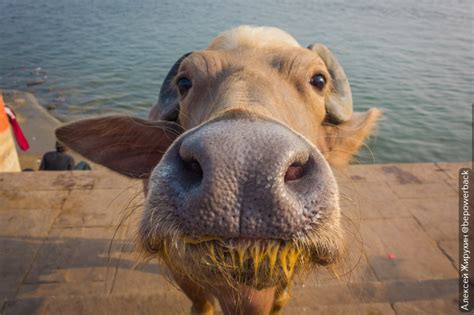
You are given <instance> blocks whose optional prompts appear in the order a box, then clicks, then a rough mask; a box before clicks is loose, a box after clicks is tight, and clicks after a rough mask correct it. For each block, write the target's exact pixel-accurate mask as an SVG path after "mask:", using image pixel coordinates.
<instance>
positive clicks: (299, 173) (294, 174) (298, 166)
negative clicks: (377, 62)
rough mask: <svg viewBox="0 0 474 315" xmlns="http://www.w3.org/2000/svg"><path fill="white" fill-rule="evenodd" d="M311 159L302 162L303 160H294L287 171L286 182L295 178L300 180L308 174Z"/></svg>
mask: <svg viewBox="0 0 474 315" xmlns="http://www.w3.org/2000/svg"><path fill="white" fill-rule="evenodd" d="M308 164H309V160H308V161H306V162H304V163H301V162H294V163H293V164H291V165H290V166H289V167H288V169H287V170H286V173H285V182H290V181H294V180H298V179H300V178H301V177H303V176H304V175H305V174H306V170H307V168H308Z"/></svg>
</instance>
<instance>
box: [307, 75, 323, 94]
mask: <svg viewBox="0 0 474 315" xmlns="http://www.w3.org/2000/svg"><path fill="white" fill-rule="evenodd" d="M309 83H311V85H312V86H314V87H315V88H317V89H318V90H320V91H321V90H322V89H323V88H324V86H325V85H326V78H325V77H324V75H322V74H315V75H314V76H313V77H312V78H311V80H309Z"/></svg>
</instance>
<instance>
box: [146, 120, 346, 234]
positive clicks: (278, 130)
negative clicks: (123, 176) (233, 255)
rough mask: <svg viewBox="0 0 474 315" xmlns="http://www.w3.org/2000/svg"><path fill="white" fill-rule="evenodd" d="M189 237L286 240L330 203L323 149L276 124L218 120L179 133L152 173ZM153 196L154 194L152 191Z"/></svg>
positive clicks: (330, 185)
mask: <svg viewBox="0 0 474 315" xmlns="http://www.w3.org/2000/svg"><path fill="white" fill-rule="evenodd" d="M152 179H153V180H154V181H161V182H162V183H166V187H167V188H166V192H162V196H163V195H165V194H166V195H167V196H165V197H164V198H166V199H167V202H168V203H169V204H171V205H172V207H173V208H174V209H175V214H174V215H175V216H176V220H177V221H178V222H179V223H178V226H179V229H180V230H181V231H182V232H184V233H187V234H191V235H210V236H218V237H225V238H227V237H248V238H278V239H289V238H292V237H294V236H296V235H298V234H299V233H304V232H306V230H308V229H314V226H315V225H316V224H317V223H318V220H319V219H320V217H321V212H324V211H327V210H328V209H327V208H328V207H329V206H330V205H331V206H332V205H334V202H335V201H334V198H336V194H337V192H336V191H335V189H336V188H335V185H334V179H333V177H332V173H331V171H330V170H329V167H328V165H327V164H326V162H325V160H324V159H323V157H322V156H321V154H320V153H319V152H318V151H317V150H316V149H315V148H314V147H313V146H311V145H310V144H309V143H308V141H306V140H305V139H304V138H303V137H301V136H299V135H297V134H296V133H294V132H292V131H291V130H289V129H288V128H287V127H285V126H283V125H280V124H278V123H275V122H270V121H261V120H250V119H237V120H235V119H233V120H221V121H217V122H213V123H209V124H207V125H203V126H201V127H200V128H197V129H196V130H194V131H192V132H190V133H188V134H186V135H184V136H183V137H182V138H181V139H179V141H177V142H176V143H175V144H174V145H173V146H172V147H171V148H170V149H169V151H168V152H167V154H166V155H165V157H164V158H163V160H162V161H161V162H160V164H159V165H158V166H157V168H156V169H155V171H154V174H153V175H152ZM150 193H151V194H153V192H150Z"/></svg>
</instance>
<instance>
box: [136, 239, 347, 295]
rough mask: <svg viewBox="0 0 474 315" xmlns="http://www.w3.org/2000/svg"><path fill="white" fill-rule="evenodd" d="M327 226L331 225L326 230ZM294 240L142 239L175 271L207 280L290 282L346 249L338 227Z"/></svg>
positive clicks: (333, 261) (229, 283) (209, 282)
mask: <svg viewBox="0 0 474 315" xmlns="http://www.w3.org/2000/svg"><path fill="white" fill-rule="evenodd" d="M328 232H329V231H328ZM335 233H336V231H332V232H331V233H315V234H314V235H308V236H307V237H302V238H299V239H296V240H290V241H287V240H277V239H245V238H232V239H221V238H219V239H216V238H209V237H192V238H191V237H187V236H183V235H174V236H172V237H171V236H169V237H164V238H160V239H154V240H152V239H147V240H144V241H143V242H142V246H143V250H144V251H145V252H146V253H148V255H149V256H150V257H159V258H161V259H162V260H163V261H164V262H165V264H166V265H167V266H168V267H169V268H170V269H171V270H172V272H173V273H174V274H178V275H183V276H186V277H188V278H190V279H191V280H193V281H195V282H196V283H199V284H201V285H206V286H213V287H218V286H222V285H224V286H230V287H234V288H237V287H240V286H241V285H245V286H249V287H252V288H256V289H262V288H266V287H273V286H286V285H287V284H288V283H289V282H290V280H291V279H292V278H293V276H294V275H296V274H300V273H304V272H305V271H308V270H311V269H313V268H314V267H317V266H334V265H336V264H337V263H338V262H339V258H340V257H341V252H342V236H341V234H340V233H339V230H338V231H337V233H336V234H335Z"/></svg>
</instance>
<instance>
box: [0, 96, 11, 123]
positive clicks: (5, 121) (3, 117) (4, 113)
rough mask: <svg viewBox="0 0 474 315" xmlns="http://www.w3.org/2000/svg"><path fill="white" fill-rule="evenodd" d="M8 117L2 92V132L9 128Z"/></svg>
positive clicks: (0, 107) (0, 115) (0, 99)
mask: <svg viewBox="0 0 474 315" xmlns="http://www.w3.org/2000/svg"><path fill="white" fill-rule="evenodd" d="M8 126H9V124H8V117H7V113H6V112H5V103H3V97H2V93H0V132H5V131H6V130H7V129H8Z"/></svg>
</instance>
